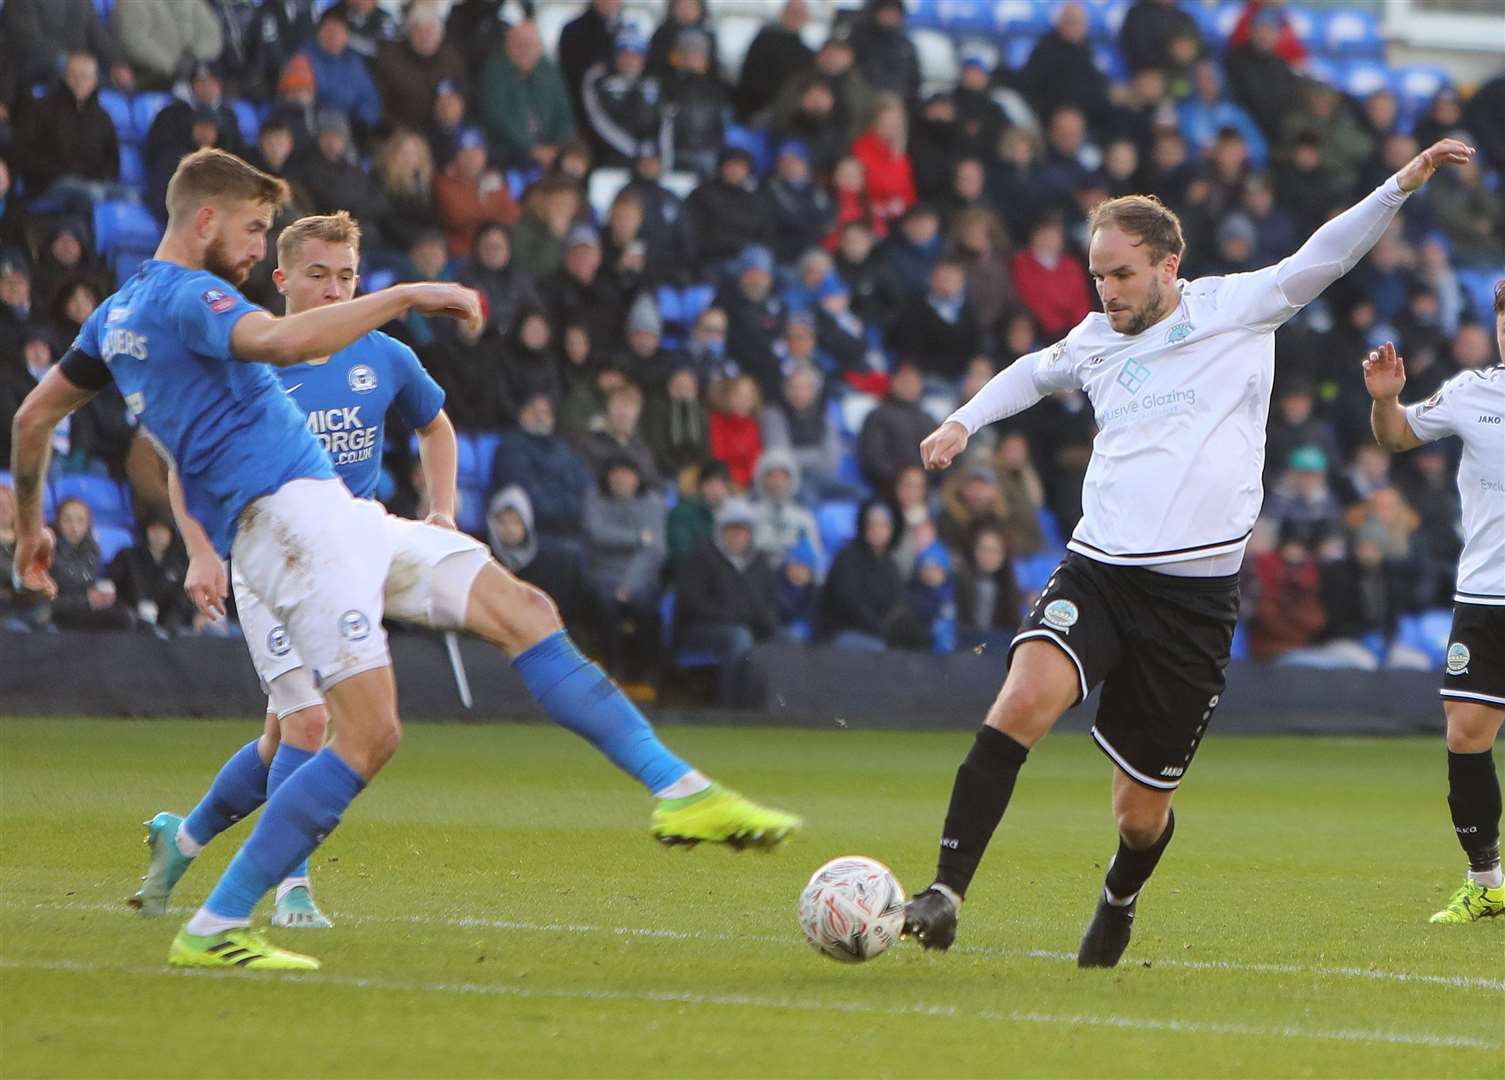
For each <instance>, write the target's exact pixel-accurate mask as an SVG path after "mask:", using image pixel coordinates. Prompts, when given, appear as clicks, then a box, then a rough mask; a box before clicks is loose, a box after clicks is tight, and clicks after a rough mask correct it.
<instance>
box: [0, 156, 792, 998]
mask: <svg viewBox="0 0 1505 1080" xmlns="http://www.w3.org/2000/svg"><path fill="white" fill-rule="evenodd" d="M287 194H288V192H287V185H286V184H285V183H284V182H283V181H281V180H279V179H277V178H275V177H272V176H268V175H267V174H265V173H262V172H260V171H258V170H256V169H254V168H252V167H251V166H249V165H247V164H246V163H245V162H244V161H241V160H240V159H239V158H237V157H235V156H234V155H232V154H228V153H225V152H224V151H220V150H214V149H205V150H200V151H195V152H194V153H192V154H189V155H188V156H187V157H185V158H184V159H183V160H182V161H181V162H180V163H179V165H178V168H177V171H176V172H175V173H174V174H173V178H172V180H171V181H170V182H169V185H168V190H167V209H168V226H167V232H166V235H165V236H164V237H163V240H162V242H161V244H160V245H159V247H158V249H157V253H156V257H155V258H153V259H150V260H148V261H147V262H146V263H144V264H143V265H142V267H141V269H140V270H139V271H138V272H137V273H136V274H135V275H133V276H132V277H131V278H130V280H128V281H127V282H126V283H125V284H124V285H123V286H122V287H121V289H120V290H119V291H118V292H117V293H115V294H114V295H113V296H111V297H110V298H108V299H107V300H106V301H105V302H104V303H103V304H101V305H100V307H99V309H98V310H97V311H95V313H94V314H93V315H91V316H90V317H89V319H88V321H87V322H86V323H85V324H84V327H83V329H82V330H81V331H80V333H79V336H78V338H77V339H76V340H75V341H74V343H73V345H72V347H71V348H70V349H69V350H68V353H67V354H66V355H65V356H64V358H63V359H62V360H61V361H60V362H59V364H58V365H57V367H56V368H55V369H54V370H53V371H51V372H49V373H48V375H47V377H46V378H45V379H44V380H43V381H42V382H41V383H40V384H39V385H38V386H37V387H36V389H34V390H33V391H32V393H31V394H30V395H28V397H27V399H26V401H25V402H23V403H22V406H21V408H20V409H19V410H17V413H16V418H15V421H14V425H13V439H12V445H13V449H12V472H13V474H14V480H15V486H16V494H17V502H18V506H17V522H16V554H15V567H16V569H15V576H16V578H17V583H18V586H19V587H20V588H22V589H26V590H30V591H36V592H40V593H42V594H44V595H54V594H55V593H56V583H55V582H53V581H52V579H51V576H50V575H49V573H48V570H49V568H50V565H51V558H52V547H53V540H52V536H51V534H50V532H49V531H48V530H47V529H46V528H45V527H44V526H43V524H42V520H41V480H42V477H43V476H44V475H45V470H46V465H47V457H48V449H49V446H50V443H51V436H52V431H53V429H54V428H55V427H56V425H57V423H58V422H59V421H60V420H61V419H62V418H64V417H65V416H67V415H68V414H69V413H71V412H72V411H73V410H74V409H76V408H78V407H79V406H80V405H82V404H84V403H85V402H87V401H88V400H89V399H90V398H91V397H92V396H93V395H94V394H95V393H96V392H98V390H99V389H101V388H102V387H104V386H105V385H107V384H108V382H109V381H110V380H111V379H113V380H114V382H115V383H116V385H117V386H118V387H119V389H120V390H121V392H122V394H123V396H124V398H125V401H126V403H127V405H128V406H129V407H130V409H131V410H132V411H133V413H134V414H135V415H136V416H137V417H138V419H139V421H140V423H141V426H142V427H143V428H144V429H145V430H146V431H148V432H149V433H150V434H151V436H152V437H153V439H154V440H155V441H156V442H157V444H158V445H159V447H160V448H161V450H162V451H163V453H164V456H166V457H167V459H168V460H169V462H170V463H172V464H173V465H175V467H176V469H177V472H178V475H179V477H180V479H181V487H182V503H183V507H184V508H185V510H186V512H187V513H188V514H189V515H191V516H192V517H193V518H195V519H196V520H197V521H199V522H201V523H202V525H203V528H204V531H205V534H206V536H207V538H208V540H209V542H210V543H211V544H212V545H213V546H214V549H215V550H216V552H218V553H219V554H220V555H225V554H230V555H231V556H232V559H233V561H234V562H235V564H236V566H237V569H238V571H239V573H240V574H241V575H242V576H243V578H244V580H245V583H246V586H247V588H248V589H249V590H250V591H251V592H252V593H254V594H255V596H256V597H257V598H258V599H259V600H260V601H261V602H262V603H263V604H265V605H266V606H267V608H268V609H269V610H270V611H271V612H272V613H273V614H274V615H275V616H276V618H277V619H278V620H279V621H280V622H281V623H282V624H283V625H284V626H285V627H286V629H287V634H288V637H289V640H290V641H291V642H292V643H293V644H294V645H295V646H296V647H297V649H298V651H299V654H300V656H301V657H302V659H303V662H304V664H305V665H306V666H307V667H308V668H309V669H310V670H311V671H312V673H313V676H314V680H315V683H316V685H317V686H318V688H319V690H320V692H321V693H322V695H323V697H324V700H325V705H326V707H327V709H328V712H329V718H330V728H331V730H332V732H333V736H332V738H331V740H330V742H329V743H328V744H327V745H326V746H325V747H324V748H323V749H321V750H320V751H319V752H318V753H316V754H314V755H313V756H312V757H311V758H310V759H309V760H308V761H307V762H305V763H304V764H302V765H301V766H300V767H299V768H297V769H296V770H295V771H294V772H293V773H292V775H290V776H289V777H288V778H287V779H286V780H285V781H284V782H283V783H282V784H281V786H280V787H278V788H277V789H276V790H275V792H273V793H272V794H271V795H270V797H265V793H264V789H263V791H262V792H261V793H258V792H257V791H255V790H254V781H252V782H251V783H248V784H245V785H243V786H242V788H241V789H240V790H239V791H238V792H237V793H236V795H237V797H238V798H241V799H242V800H243V802H242V803H241V805H242V806H247V805H248V806H249V808H250V809H254V803H255V802H259V801H260V798H261V797H265V802H266V805H265V808H264V809H263V811H262V813H261V815H260V817H259V819H258V821H257V822H256V825H255V827H254V828H253V829H252V830H251V833H250V836H248V837H247V839H246V841H245V843H244V844H243V845H242V846H241V848H240V850H239V851H238V852H237V853H236V855H235V857H234V858H233V859H232V860H231V862H230V865H229V867H228V868H227V869H226V871H225V873H224V875H223V876H222V877H221V878H220V880H219V882H218V884H217V885H216V886H215V888H214V890H213V892H212V893H211V894H210V896H209V898H208V900H207V901H206V902H205V903H204V905H203V906H202V907H201V908H199V910H198V911H197V912H196V913H195V914H194V915H193V917H192V918H191V919H190V920H189V921H188V922H187V923H186V924H185V925H184V926H183V928H182V929H181V930H179V932H178V934H177V936H176V937H175V938H174V939H173V942H172V945H171V948H170V949H169V952H168V962H169V963H170V964H174V965H178V966H190V967H251V968H263V969H273V970H307V969H312V968H317V967H318V966H319V964H318V961H317V960H315V959H313V958H312V957H308V956H302V955H300V954H298V953H293V952H289V951H287V950H284V949H280V948H278V947H276V946H274V945H272V944H271V943H269V942H267V941H266V940H265V939H264V938H263V937H262V936H261V935H260V934H258V933H255V932H253V931H252V930H251V929H250V924H251V915H252V912H253V910H254V908H255V906H256V904H257V903H258V902H259V900H260V899H261V897H262V896H264V895H265V894H266V893H267V892H268V891H269V890H270V889H272V888H273V887H274V886H275V885H276V884H277V883H278V882H280V881H281V880H283V878H285V877H286V876H287V874H288V873H289V872H290V871H292V870H293V868H294V867H296V866H298V865H299V864H300V863H301V862H303V860H305V859H306V858H307V857H308V855H309V854H310V853H311V852H312V851H313V849H314V848H315V847H317V846H318V844H319V843H320V842H322V841H323V839H324V838H325V837H326V836H328V835H329V833H330V832H332V831H333V830H334V829H335V827H336V826H337V825H338V824H339V821H340V818H341V816H342V814H343V813H344V811H345V809H346V808H347V807H348V806H349V805H350V803H351V802H352V801H353V800H354V799H355V797H356V796H357V795H358V794H360V792H361V791H362V790H363V789H364V788H365V786H366V785H367V784H368V783H369V782H370V781H371V780H372V779H373V778H374V777H375V776H376V774H377V773H378V772H380V771H381V769H382V767H383V766H384V765H385V764H386V763H387V761H389V760H390V759H391V757H392V755H393V754H394V753H395V752H396V750H397V744H398V741H399V739H400V724H399V720H398V714H397V694H396V684H395V682H394V680H393V677H392V668H391V658H390V656H389V654H388V652H387V647H386V635H385V632H384V631H383V630H382V627H381V620H382V618H383V617H384V616H387V617H392V618H397V619H401V620H404V621H409V622H414V623H418V624H420V625H427V626H434V627H439V628H457V629H458V628H462V627H463V628H465V629H467V630H469V631H470V632H472V633H474V634H476V635H477V636H479V637H482V638H483V639H485V640H487V641H489V642H491V643H493V644H495V645H497V646H498V647H499V648H501V649H502V650H503V651H504V652H506V653H507V654H508V655H509V656H510V657H512V659H513V664H514V667H515V669H516V670H517V671H518V673H519V675H520V676H521V677H522V679H523V682H524V683H525V685H527V687H528V689H529V690H530V692H531V693H532V694H533V696H534V697H535V698H536V699H537V700H538V701H539V703H540V705H541V706H542V707H543V708H544V709H545V711H547V712H548V713H549V714H550V715H551V716H552V717H554V718H555V719H556V720H557V721H558V722H560V723H561V724H563V725H564V726H566V727H570V728H571V729H572V730H575V731H578V732H581V733H582V734H585V735H586V736H587V737H588V738H591V739H592V741H594V742H595V743H596V745H597V746H598V747H599V748H600V749H601V750H602V752H603V753H605V754H606V755H607V756H608V757H610V758H611V759H612V761H614V762H615V763H617V764H618V765H619V766H620V767H622V768H624V769H625V770H627V771H629V772H632V773H633V775H634V776H638V777H639V779H644V780H645V781H646V784H647V785H648V786H649V787H650V790H654V791H657V792H659V793H660V794H661V795H662V796H663V798H662V800H661V802H660V803H659V805H658V807H657V808H656V809H655V812H654V831H655V833H656V835H658V836H659V838H660V839H664V840H668V841H674V840H680V839H685V840H699V839H721V840H725V841H727V842H730V843H740V844H765V845H768V844H772V843H776V842H777V841H778V840H781V839H782V838H783V837H784V836H787V835H788V834H789V833H791V832H792V831H794V829H795V828H797V827H798V819H795V818H792V817H789V816H788V815H783V814H778V813H777V812H775V811H768V810H765V809H763V808H761V807H757V806H756V805H755V804H751V803H749V802H747V800H744V799H742V798H741V797H740V796H737V795H736V794H735V793H734V792H730V791H727V790H726V789H723V788H720V787H717V786H715V785H711V786H709V787H700V785H702V784H704V783H705V781H704V778H703V777H699V775H698V774H696V773H694V771H693V770H691V769H690V768H689V766H688V765H686V764H685V763H684V762H682V761H680V760H679V759H677V758H675V757H674V756H673V755H672V754H670V753H669V752H668V751H667V750H666V749H665V748H664V747H663V745H662V744H661V743H659V741H658V739H657V737H656V736H655V735H654V734H653V731H652V729H651V728H650V727H649V725H648V723H647V721H646V720H644V719H643V718H642V716H641V714H639V713H638V712H637V710H636V708H634V707H633V705H632V704H631V703H630V702H628V701H627V700H626V698H625V697H623V696H622V694H621V692H620V691H619V690H618V689H617V688H616V687H615V686H614V685H613V684H612V683H611V681H610V680H609V679H607V678H606V676H605V675H604V674H603V673H602V672H601V670H600V669H599V668H598V667H596V665H594V664H592V663H590V662H589V661H588V660H586V659H585V658H584V657H583V656H581V655H580V653H579V652H578V650H576V648H575V646H574V644H573V643H572V642H571V641H570V640H569V637H568V635H566V634H565V633H564V631H563V629H562V627H561V625H560V622H559V615H558V612H557V610H556V609H555V607H554V605H553V603H552V601H550V600H549V598H548V597H547V596H545V595H544V594H543V593H541V592H539V591H538V590H536V589H534V588H532V587H531V586H528V585H526V584H524V583H522V582H520V581H518V580H517V579H516V578H513V577H512V576H511V575H509V574H507V573H506V571H504V570H503V569H502V568H501V567H500V566H499V565H498V564H497V563H495V562H494V561H492V560H491V559H490V558H489V556H488V554H487V552H486V549H485V548H484V547H482V546H481V545H480V544H479V543H477V542H476V541H475V540H473V539H472V538H470V537H468V536H464V535H463V534H460V533H458V532H455V531H453V530H450V529H445V528H441V527H438V526H435V525H431V524H427V523H423V522H416V521H406V520H403V519H400V518H395V517H392V516H390V515H388V514H387V513H386V512H385V510H383V509H382V508H381V506H380V505H379V504H377V503H374V502H371V501H369V500H359V499H356V498H354V497H353V496H352V495H351V494H350V492H349V491H348V490H347V489H346V488H345V486H344V485H343V484H341V483H340V482H339V481H338V479H336V474H335V469H334V465H333V464H332V462H331V460H330V458H329V455H328V454H326V453H325V452H324V450H323V449H322V448H321V447H320V445H319V443H318V441H317V440H316V439H315V438H314V436H313V434H312V433H311V432H310V431H309V430H308V424H307V420H306V418H305V417H304V415H303V414H302V413H301V412H300V411H299V410H298V408H297V406H296V405H295V404H294V403H293V401H292V400H291V399H290V398H289V397H288V395H287V393H286V391H285V389H284V387H283V386H282V384H281V383H280V381H279V380H278V379H277V378H276V376H275V375H274V374H273V372H272V366H287V365H290V364H297V363H303V362H306V361H309V360H313V359H317V358H320V357H325V356H332V355H333V354H335V353H337V352H339V351H340V350H341V349H343V348H345V347H346V346H348V345H350V344H351V343H352V342H355V341H357V340H359V339H360V338H362V337H363V336H365V335H366V334H368V333H370V332H371V331H372V330H375V329H376V328H378V327H380V326H383V325H385V324H386V323H387V322H389V321H391V320H392V319H394V318H399V317H401V316H403V315H405V314H406V313H407V312H408V311H418V312H420V313H423V314H431V315H448V316H451V317H454V318H457V319H460V320H463V321H465V322H467V323H468V324H471V325H477V324H479V322H480V319H481V308H480V302H479V298H478V297H477V295H476V294H475V293H473V292H472V291H471V290H468V289H465V288H463V287H460V286H455V285H446V284H414V285H399V286H394V287H392V288H390V289H384V290H382V291H380V292H376V293H373V294H371V295H369V296H364V297H360V298H358V299H354V300H350V301H346V302H344V303H338V304H328V305H322V306H319V307H315V308H311V309H309V310H306V311H299V312H297V313H294V314H291V315H288V316H286V317H283V318H276V317H274V316H272V315H270V314H268V313H267V312H265V311H262V310H261V309H259V308H257V307H256V306H255V305H253V304H250V303H249V302H248V301H246V300H245V298H244V297H242V296H241V295H240V293H239V292H238V291H237V288H236V285H237V284H238V283H240V282H242V281H244V280H245V277H246V276H247V274H249V272H250V270H251V268H252V267H253V266H254V265H255V264H256V262H257V261H259V260H260V259H261V258H262V257H264V256H265V254H266V234H267V230H268V229H269V227H270V225H271V221H272V217H273V215H274V214H275V213H276V210H277V208H278V207H279V206H280V205H281V204H282V203H283V202H284V201H285V200H286V198H287ZM252 752H254V750H253V751H252ZM681 782H686V786H692V787H699V790H696V791H695V793H694V794H693V795H689V796H686V797H681V796H682V793H683V790H684V789H683V788H682V787H676V785H679V784H681ZM226 809H227V811H229V812H230V813H232V814H233V813H235V808H234V807H227V808H226Z"/></svg>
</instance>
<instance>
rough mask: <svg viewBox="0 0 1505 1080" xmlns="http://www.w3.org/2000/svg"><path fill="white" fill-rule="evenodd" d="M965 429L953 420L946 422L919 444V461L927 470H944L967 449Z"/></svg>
mask: <svg viewBox="0 0 1505 1080" xmlns="http://www.w3.org/2000/svg"><path fill="white" fill-rule="evenodd" d="M968 438H969V436H968V435H967V429H966V428H964V427H962V426H961V425H960V424H958V423H957V422H956V421H955V420H947V421H946V422H945V423H944V424H942V425H941V426H940V427H938V428H936V429H935V430H934V431H932V432H931V433H930V434H929V435H927V436H925V441H924V442H922V443H921V444H920V460H921V461H923V462H924V463H925V468H927V469H944V468H946V467H947V466H949V465H950V464H951V463H952V462H953V461H955V460H956V458H957V456H958V455H959V454H960V453H961V452H962V451H963V450H965V449H966V448H967V439H968Z"/></svg>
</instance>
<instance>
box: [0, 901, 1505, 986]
mask: <svg viewBox="0 0 1505 1080" xmlns="http://www.w3.org/2000/svg"><path fill="white" fill-rule="evenodd" d="M0 907H3V908H11V909H18V910H22V911H32V910H42V911H92V912H102V913H104V914H111V915H133V914H134V913H133V912H131V911H130V910H129V909H128V908H126V907H125V905H124V904H109V903H98V902H84V901H69V900H65V901H62V902H59V903H47V904H23V903H17V902H15V901H9V900H7V901H0ZM169 910H170V912H172V913H174V914H180V915H191V914H192V913H193V911H194V909H193V908H190V907H174V908H171V909H169ZM329 913H330V914H331V915H336V916H338V917H339V919H340V921H341V922H344V923H354V924H355V925H357V926H360V925H363V924H364V925H373V926H377V925H382V924H391V923H403V924H408V925H413V926H445V927H450V928H452V929H456V930H504V931H510V932H515V933H529V934H610V935H612V936H613V937H624V938H652V939H656V940H662V941H752V942H758V943H760V944H766V945H796V944H798V945H801V946H803V944H804V943H803V942H801V941H800V940H799V939H798V938H796V937H795V936H794V935H793V934H789V935H785V936H782V937H781V936H778V935H774V934H727V933H719V932H716V931H709V930H668V929H664V928H661V927H645V926H593V925H591V924H589V923H534V922H519V921H516V920H513V919H487V918H479V917H453V918H444V917H440V916H434V915H364V914H351V913H346V912H340V911H336V910H334V909H330V911H329ZM951 951H952V952H955V953H960V954H971V955H978V956H998V957H1003V958H1005V959H1015V960H1055V961H1071V962H1072V963H1075V962H1076V953H1067V952H1052V951H1049V950H1046V949H999V948H993V947H990V946H987V945H957V946H954V947H953V948H952V950H951ZM1141 963H1148V964H1149V965H1150V966H1152V967H1166V968H1179V969H1181V970H1184V971H1229V972H1238V973H1242V974H1247V975H1305V976H1319V977H1324V978H1341V979H1366V980H1370V981H1377V982H1394V983H1420V984H1423V985H1427V986H1446V987H1452V988H1454V989H1459V990H1492V991H1495V992H1497V993H1505V979H1487V978H1483V977H1478V976H1469V975H1425V974H1421V973H1418V972H1411V971H1382V970H1377V969H1374V970H1371V969H1369V968H1356V967H1323V966H1315V965H1305V964H1276V963H1258V962H1247V963H1246V962H1242V961H1238V960H1184V959H1176V958H1169V959H1158V958H1154V957H1148V958H1146V957H1137V956H1136V957H1134V958H1133V959H1132V960H1131V961H1130V965H1131V966H1137V965H1139V964H1141Z"/></svg>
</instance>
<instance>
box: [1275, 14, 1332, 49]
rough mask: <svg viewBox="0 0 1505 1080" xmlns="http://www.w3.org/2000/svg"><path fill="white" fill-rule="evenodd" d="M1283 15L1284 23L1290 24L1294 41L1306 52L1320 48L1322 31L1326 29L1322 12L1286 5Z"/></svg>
mask: <svg viewBox="0 0 1505 1080" xmlns="http://www.w3.org/2000/svg"><path fill="white" fill-rule="evenodd" d="M1285 14H1286V21H1287V22H1289V23H1290V24H1291V30H1292V32H1293V33H1294V34H1295V35H1296V40H1297V41H1300V42H1301V43H1302V44H1303V45H1305V46H1306V47H1307V51H1308V52H1310V51H1312V50H1313V49H1320V48H1321V47H1322V36H1323V31H1324V29H1325V27H1326V16H1325V14H1324V13H1323V12H1320V11H1317V10H1315V9H1313V8H1304V7H1296V6H1295V5H1293V4H1287V5H1286V7H1285Z"/></svg>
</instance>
